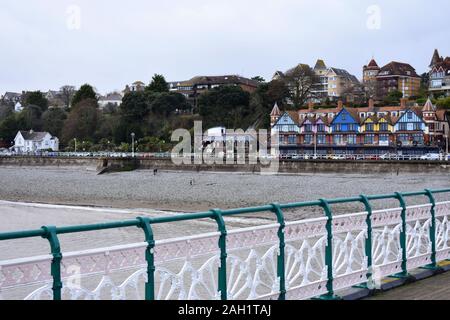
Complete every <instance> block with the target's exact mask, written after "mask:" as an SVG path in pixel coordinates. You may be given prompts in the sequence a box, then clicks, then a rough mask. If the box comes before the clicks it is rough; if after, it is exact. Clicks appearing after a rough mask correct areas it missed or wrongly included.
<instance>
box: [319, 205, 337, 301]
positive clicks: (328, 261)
mask: <svg viewBox="0 0 450 320" xmlns="http://www.w3.org/2000/svg"><path fill="white" fill-rule="evenodd" d="M319 201H320V203H321V204H320V206H321V207H322V209H323V210H324V212H325V214H326V216H327V224H326V230H327V245H326V248H325V265H326V267H327V278H328V281H327V290H328V293H327V294H326V295H323V296H321V297H320V298H319V299H321V300H336V299H339V297H337V296H335V295H334V287H333V282H334V272H333V271H334V270H333V212H332V210H331V207H330V204H329V203H328V201H326V200H325V199H320V200H319Z"/></svg>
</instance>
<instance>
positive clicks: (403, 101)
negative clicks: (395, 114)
mask: <svg viewBox="0 0 450 320" xmlns="http://www.w3.org/2000/svg"><path fill="white" fill-rule="evenodd" d="M407 102H408V99H406V98H402V99H400V107H402V108H406V103H407Z"/></svg>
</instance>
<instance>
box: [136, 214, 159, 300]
mask: <svg viewBox="0 0 450 320" xmlns="http://www.w3.org/2000/svg"><path fill="white" fill-rule="evenodd" d="M137 219H138V220H139V222H140V224H139V228H141V229H142V230H144V234H145V241H147V248H146V250H145V260H146V261H147V282H146V283H145V300H155V270H156V268H155V255H154V253H155V251H154V250H155V238H154V234H153V228H152V226H151V219H150V218H148V217H138V218H137Z"/></svg>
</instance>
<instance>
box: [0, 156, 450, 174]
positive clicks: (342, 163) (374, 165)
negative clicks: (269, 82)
mask: <svg viewBox="0 0 450 320" xmlns="http://www.w3.org/2000/svg"><path fill="white" fill-rule="evenodd" d="M0 166H49V167H52V166H55V167H87V168H92V169H97V170H98V171H100V170H102V169H104V168H105V167H108V168H110V169H111V171H123V170H124V169H147V170H154V169H158V170H179V171H218V172H248V173H259V172H261V171H262V168H264V167H262V166H261V164H257V165H249V164H246V165H243V164H234V165H227V164H213V165H208V164H184V165H181V166H180V165H176V164H174V163H173V162H172V161H171V160H170V159H114V158H110V159H105V158H55V157H48V158H45V157H0ZM275 168H276V167H275ZM277 172H279V173H292V174H301V173H353V174H355V173H356V174H376V173H380V174H381V173H399V174H400V173H403V172H407V173H415V172H420V173H443V174H448V173H450V163H449V162H434V161H433V162H431V161H349V160H299V161H297V160H284V161H280V162H279V167H278V170H277Z"/></svg>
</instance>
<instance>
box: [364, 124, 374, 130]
mask: <svg viewBox="0 0 450 320" xmlns="http://www.w3.org/2000/svg"><path fill="white" fill-rule="evenodd" d="M373 130H374V125H373V123H367V124H366V131H367V132H373Z"/></svg>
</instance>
